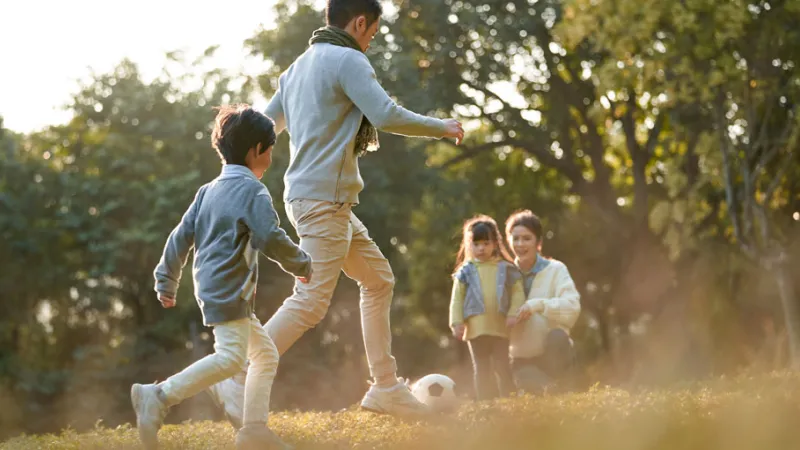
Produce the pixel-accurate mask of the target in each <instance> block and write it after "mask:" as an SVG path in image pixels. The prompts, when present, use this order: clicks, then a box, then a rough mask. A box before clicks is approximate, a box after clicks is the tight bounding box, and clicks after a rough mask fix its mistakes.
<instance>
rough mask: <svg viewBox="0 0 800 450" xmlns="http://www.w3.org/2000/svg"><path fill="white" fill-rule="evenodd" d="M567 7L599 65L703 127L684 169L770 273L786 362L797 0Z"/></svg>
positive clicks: (793, 301)
mask: <svg viewBox="0 0 800 450" xmlns="http://www.w3.org/2000/svg"><path fill="white" fill-rule="evenodd" d="M568 8H569V10H570V11H572V14H573V16H574V21H573V22H572V23H570V24H566V25H565V27H564V30H563V35H564V36H565V39H567V40H569V41H570V42H572V43H573V44H575V43H577V42H582V41H584V40H591V41H592V42H593V43H594V44H595V45H596V47H597V49H598V51H603V52H607V53H608V54H609V55H610V56H611V57H610V58H609V63H608V64H607V65H606V67H604V68H603V69H602V70H601V73H604V74H605V75H606V76H607V78H608V79H610V80H617V81H618V80H628V81H630V80H632V79H639V80H644V81H643V82H644V83H645V84H646V85H647V86H649V87H650V89H651V90H653V91H654V93H656V92H658V93H661V94H663V95H664V96H665V98H666V99H667V101H666V103H667V104H668V105H669V107H671V108H673V109H674V110H675V111H676V120H677V121H679V122H680V125H681V126H682V127H683V128H685V129H692V128H695V129H698V122H700V123H703V124H704V125H702V126H700V127H699V130H700V131H701V132H703V133H708V136H709V137H712V136H713V140H711V139H706V141H705V144H706V146H707V147H706V148H705V149H704V150H703V151H702V153H703V154H702V155H700V157H701V158H703V160H704V161H705V162H706V163H711V164H709V165H710V166H711V167H706V169H705V170H695V171H693V174H694V175H695V176H698V175H699V176H705V177H709V178H711V179H710V180H709V181H708V184H710V185H715V186H717V187H718V192H719V195H715V196H714V198H717V199H724V203H725V206H726V208H725V214H726V215H727V217H728V219H729V224H730V231H729V233H728V234H729V236H730V238H731V239H732V240H733V241H735V242H736V243H737V245H738V246H739V248H740V249H741V251H742V252H743V253H744V254H745V255H746V256H748V257H749V258H751V259H752V260H753V261H754V262H756V263H757V264H758V265H760V266H762V267H764V268H765V269H767V270H769V271H770V272H771V273H772V274H773V276H774V278H775V282H776V284H777V287H778V291H779V295H780V298H781V302H782V304H783V310H784V316H785V321H786V328H787V330H788V333H789V336H790V339H789V341H790V347H791V351H790V353H791V355H792V363H793V365H795V366H797V365H798V364H800V309H799V308H798V305H797V298H796V293H795V291H794V286H793V281H792V279H791V276H790V275H789V270H790V269H789V262H790V261H789V260H790V257H789V252H788V244H789V242H788V240H787V238H788V235H789V227H791V226H792V225H793V223H792V222H793V219H792V217H791V214H792V212H791V209H788V208H786V206H787V205H788V204H790V203H791V200H790V199H791V198H793V197H796V196H797V193H798V192H799V191H798V182H797V181H796V180H797V176H796V173H797V167H798V161H800V156H799V155H798V154H797V153H798V152H797V151H796V148H797V137H798V132H800V129H798V119H797V114H796V113H797V110H796V108H797V106H796V103H797V100H798V84H800V81H799V80H798V72H797V69H796V64H797V56H798V55H797V53H796V50H795V49H796V48H797V44H798V42H799V41H798V39H800V33H798V31H797V21H796V17H797V12H798V11H800V2H797V1H792V0H788V1H781V2H755V3H746V2H729V3H725V4H722V5H720V4H716V3H713V2H711V3H709V2H706V1H702V0H696V1H684V2H679V3H663V2H661V3H659V2H598V3H596V4H592V3H591V2H588V1H584V0H574V1H571V2H569V6H568ZM632 24H633V25H632ZM614 61H616V64H619V66H618V67H614V65H612V63H613V62H614ZM704 172H705V173H704ZM719 175H721V176H719ZM720 179H721V181H720ZM715 209H716V208H715Z"/></svg>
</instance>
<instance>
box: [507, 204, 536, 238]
mask: <svg viewBox="0 0 800 450" xmlns="http://www.w3.org/2000/svg"><path fill="white" fill-rule="evenodd" d="M518 226H523V227H525V228H527V229H528V230H529V231H530V232H531V233H533V235H534V236H536V240H538V241H539V243H541V242H542V221H541V220H539V217H538V216H536V214H534V213H532V212H531V211H530V210H529V209H521V210H519V211H515V212H514V213H513V214H511V215H510V216H508V219H506V237H508V236H511V230H513V229H514V228H516V227H518Z"/></svg>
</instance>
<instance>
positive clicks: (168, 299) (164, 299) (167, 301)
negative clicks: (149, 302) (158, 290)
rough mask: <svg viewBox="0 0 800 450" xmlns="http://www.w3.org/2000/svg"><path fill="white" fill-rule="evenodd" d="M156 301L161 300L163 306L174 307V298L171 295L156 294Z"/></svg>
mask: <svg viewBox="0 0 800 450" xmlns="http://www.w3.org/2000/svg"><path fill="white" fill-rule="evenodd" d="M158 301H159V302H161V306H163V307H164V308H173V307H175V299H174V298H172V297H167V296H166V295H163V294H158Z"/></svg>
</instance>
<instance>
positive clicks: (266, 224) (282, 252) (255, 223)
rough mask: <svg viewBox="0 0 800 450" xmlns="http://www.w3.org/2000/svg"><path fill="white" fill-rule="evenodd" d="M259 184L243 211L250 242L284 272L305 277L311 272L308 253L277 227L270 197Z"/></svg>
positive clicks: (275, 213)
mask: <svg viewBox="0 0 800 450" xmlns="http://www.w3.org/2000/svg"><path fill="white" fill-rule="evenodd" d="M259 184H260V183H259ZM260 187H261V189H259V190H258V191H257V192H256V194H255V195H254V196H253V197H252V199H251V200H250V204H249V205H248V207H247V211H246V214H245V225H247V227H248V228H249V229H250V245H252V247H253V248H255V249H257V250H259V251H260V252H261V253H263V254H264V255H266V256H267V258H269V259H271V260H273V261H275V262H276V263H278V265H280V266H281V269H283V270H284V271H285V272H288V273H290V274H292V275H294V276H295V277H299V278H308V277H309V275H311V257H310V256H309V255H308V253H306V252H304V251H303V250H302V249H301V248H300V247H298V246H297V244H295V243H294V242H292V240H291V239H290V238H289V236H288V235H287V234H286V231H284V230H283V228H281V227H280V219H278V213H277V212H276V211H275V207H274V206H272V197H270V196H269V192H268V191H267V188H266V187H265V186H264V185H261V186H260Z"/></svg>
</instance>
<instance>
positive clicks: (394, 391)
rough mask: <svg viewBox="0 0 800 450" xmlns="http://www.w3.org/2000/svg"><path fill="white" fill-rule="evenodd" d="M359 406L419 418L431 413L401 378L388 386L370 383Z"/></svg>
mask: <svg viewBox="0 0 800 450" xmlns="http://www.w3.org/2000/svg"><path fill="white" fill-rule="evenodd" d="M361 407H362V408H364V409H366V410H368V411H373V412H376V413H381V414H389V415H392V416H398V417H408V418H419V417H424V416H428V415H430V414H431V410H430V408H429V407H428V406H427V405H425V404H424V403H422V402H420V401H419V400H417V398H416V397H414V394H412V393H411V389H409V387H408V385H407V384H406V382H405V380H403V379H402V378H398V379H397V384H395V385H394V386H392V387H389V388H379V387H378V386H376V385H375V384H372V385H371V386H370V388H369V390H368V391H367V393H366V395H364V399H363V400H361Z"/></svg>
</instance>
